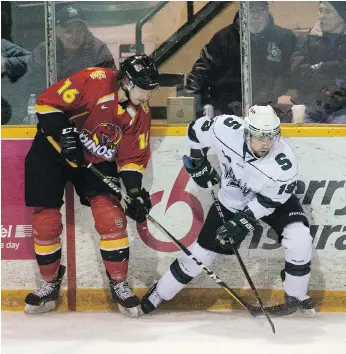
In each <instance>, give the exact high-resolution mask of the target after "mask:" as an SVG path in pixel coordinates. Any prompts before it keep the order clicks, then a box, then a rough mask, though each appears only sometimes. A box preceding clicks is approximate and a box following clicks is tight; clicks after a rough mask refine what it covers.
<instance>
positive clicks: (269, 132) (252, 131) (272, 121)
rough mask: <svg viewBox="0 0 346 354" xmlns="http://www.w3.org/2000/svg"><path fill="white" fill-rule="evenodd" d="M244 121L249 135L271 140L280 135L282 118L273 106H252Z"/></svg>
mask: <svg viewBox="0 0 346 354" xmlns="http://www.w3.org/2000/svg"><path fill="white" fill-rule="evenodd" d="M244 121H245V133H246V135H247V136H255V137H256V138H259V139H269V140H275V139H277V138H278V137H279V136H280V119H279V117H278V116H277V115H276V113H275V111H274V109H273V108H272V107H271V106H257V105H255V106H252V107H251V108H250V110H249V115H248V117H245V118H244Z"/></svg>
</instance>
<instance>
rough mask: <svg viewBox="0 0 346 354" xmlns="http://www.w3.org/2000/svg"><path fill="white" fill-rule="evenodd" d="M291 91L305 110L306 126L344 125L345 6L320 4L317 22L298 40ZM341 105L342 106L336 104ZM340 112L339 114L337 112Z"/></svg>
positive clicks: (345, 73)
mask: <svg viewBox="0 0 346 354" xmlns="http://www.w3.org/2000/svg"><path fill="white" fill-rule="evenodd" d="M291 86H292V87H294V88H296V89H297V90H298V100H299V102H301V103H304V104H305V105H306V106H307V109H306V114H305V118H304V121H305V122H307V123H346V115H345V109H346V105H345V100H344V99H343V100H340V99H339V96H340V97H344V96H345V87H346V3H345V2H344V1H320V4H319V20H318V21H317V22H316V23H315V25H314V26H313V27H312V28H311V30H310V31H309V33H307V34H303V35H300V36H298V43H297V48H296V51H295V53H294V54H293V60H292V84H291ZM340 102H342V103H340ZM341 110H342V111H341Z"/></svg>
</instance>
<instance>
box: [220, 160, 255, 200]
mask: <svg viewBox="0 0 346 354" xmlns="http://www.w3.org/2000/svg"><path fill="white" fill-rule="evenodd" d="M222 164H223V167H224V172H223V176H224V178H225V179H229V180H230V181H228V182H227V187H229V186H234V187H237V188H239V189H240V190H241V191H242V193H243V195H244V196H247V195H248V194H249V193H250V192H251V188H248V186H247V184H246V183H245V184H244V185H243V181H242V179H241V178H237V177H236V176H235V174H234V172H233V168H232V167H231V166H227V165H226V164H225V163H222Z"/></svg>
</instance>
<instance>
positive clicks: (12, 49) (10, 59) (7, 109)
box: [1, 38, 30, 125]
mask: <svg viewBox="0 0 346 354" xmlns="http://www.w3.org/2000/svg"><path fill="white" fill-rule="evenodd" d="M29 57H30V52H29V51H27V50H26V49H24V48H22V47H20V46H18V45H16V44H14V43H12V42H10V41H8V40H6V39H4V38H1V86H2V95H5V96H6V97H3V96H1V124H3V125H4V124H7V123H8V122H9V121H10V120H11V118H12V107H11V104H10V103H9V102H11V101H10V97H11V92H8V89H9V85H12V84H13V83H15V82H16V81H18V79H20V78H21V77H22V76H23V75H24V74H25V73H26V71H27V67H28V61H29Z"/></svg>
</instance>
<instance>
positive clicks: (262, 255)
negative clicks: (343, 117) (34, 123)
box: [1, 127, 346, 311]
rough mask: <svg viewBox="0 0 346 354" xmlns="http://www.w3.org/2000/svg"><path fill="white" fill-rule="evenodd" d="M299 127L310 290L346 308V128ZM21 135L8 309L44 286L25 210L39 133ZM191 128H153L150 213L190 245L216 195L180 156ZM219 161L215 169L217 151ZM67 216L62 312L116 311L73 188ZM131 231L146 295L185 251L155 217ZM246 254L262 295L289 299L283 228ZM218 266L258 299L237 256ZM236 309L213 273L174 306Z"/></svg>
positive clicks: (136, 275)
mask: <svg viewBox="0 0 346 354" xmlns="http://www.w3.org/2000/svg"><path fill="white" fill-rule="evenodd" d="M343 129H344V128H343ZM298 130H299V129H298V128H295V130H294V131H293V130H291V131H289V129H288V128H287V130H286V134H285V135H286V136H289V137H288V138H285V139H288V140H289V141H290V143H291V145H292V146H293V148H294V150H295V152H296V155H297V157H298V160H299V164H300V171H299V177H298V178H299V183H298V187H297V190H296V194H297V196H298V197H299V199H300V200H301V202H302V204H303V208H304V210H305V211H306V214H307V215H308V218H309V221H310V223H311V233H312V235H313V236H314V252H313V263H312V269H313V270H312V274H311V280H310V285H309V289H310V290H311V291H312V293H313V295H314V296H315V297H317V299H318V300H319V308H320V310H323V311H346V269H345V268H346V267H345V265H346V257H345V250H346V153H345V151H346V138H345V137H343V136H344V135H345V134H344V132H343V131H342V129H337V130H336V129H332V128H330V129H329V131H330V134H326V135H329V137H321V136H320V137H311V133H310V134H307V133H306V131H305V133H304V132H303V130H304V128H302V129H301V132H303V134H302V133H298ZM17 131H18V130H16V131H14V130H13V131H12V132H11V130H8V131H3V135H2V240H1V241H2V243H1V247H2V295H3V296H2V308H3V309H8V310H21V309H22V304H23V302H22V299H23V296H24V294H26V293H27V291H28V290H29V289H33V288H35V287H36V285H37V281H38V279H39V276H38V272H37V266H36V262H35V260H34V253H33V245H32V239H31V236H30V235H31V229H32V227H31V222H32V218H31V210H30V209H29V208H25V207H24V197H23V192H24V188H23V181H24V157H25V154H26V152H27V151H28V148H29V146H30V144H31V140H30V139H21V138H22V137H24V136H27V137H28V138H31V137H32V131H31V130H29V129H28V130H27V132H28V133H27V135H23V134H21V135H20V136H19V135H18V133H17ZM183 131H184V129H183V128H182V127H180V128H179V127H170V128H167V127H166V128H159V127H156V129H155V128H154V129H153V135H155V136H153V137H152V139H151V148H152V160H151V162H150V165H149V166H148V169H147V171H146V173H145V178H144V186H145V188H146V189H148V190H149V191H150V194H151V198H152V202H153V209H152V211H151V215H152V216H153V217H154V218H155V219H156V220H157V221H159V222H160V223H161V224H162V225H163V226H164V227H165V228H167V229H168V230H169V231H170V232H171V233H172V234H173V235H174V236H175V237H177V238H178V239H180V240H181V241H182V242H183V243H184V245H185V246H189V245H190V244H192V243H193V242H194V241H195V240H196V237H197V235H198V232H199V230H200V228H201V226H202V224H203V220H204V219H205V217H206V213H207V211H208V209H209V207H210V205H211V202H212V200H211V196H210V193H209V192H208V191H207V190H202V189H200V188H198V187H197V186H196V185H195V184H194V183H193V181H191V179H190V178H189V176H188V175H187V173H186V172H185V170H184V169H183V168H182V162H181V158H182V156H183V155H184V154H185V153H187V152H188V151H189V150H188V148H187V144H186V139H185V137H184V136H178V135H182V134H183ZM284 132H285V131H284ZM292 132H293V133H292ZM294 132H295V133H294ZM163 135H166V136H163ZM174 135H175V136H174ZM300 135H303V136H305V137H300ZM315 135H318V134H315ZM331 136H333V137H331ZM211 161H214V165H216V160H215V156H214V155H213V153H211ZM38 168H39V167H38ZM62 213H63V220H64V221H65V222H64V233H63V235H62V243H63V259H62V262H63V263H64V264H67V265H68V277H67V280H66V282H65V285H64V287H65V296H64V298H63V305H62V306H61V310H66V309H67V308H69V309H70V310H74V309H76V310H79V311H84V310H106V309H110V308H111V305H110V304H109V298H108V291H107V290H104V289H106V288H107V279H106V276H105V274H104V270H103V263H102V260H101V257H100V253H99V246H98V242H99V241H98V235H97V234H96V232H95V230H94V227H93V219H92V216H91V211H90V210H89V208H87V207H84V206H81V205H80V203H79V200H78V197H77V196H76V195H74V193H73V190H72V188H68V189H67V191H66V194H65V205H64V206H63V208H62ZM128 234H129V240H130V257H131V258H130V270H129V280H130V283H131V285H132V287H134V288H135V289H136V291H137V292H138V294H143V293H144V291H145V289H147V288H148V287H149V286H151V285H152V283H153V282H154V281H156V280H157V279H159V277H160V275H161V274H163V272H164V271H165V270H166V269H167V268H168V266H169V265H170V263H171V262H172V260H173V259H174V258H175V257H176V255H177V248H176V246H175V245H174V244H173V243H172V242H170V241H169V240H168V239H167V238H166V236H165V235H163V234H162V233H161V232H160V231H158V230H156V229H155V227H153V225H150V224H149V223H148V225H145V226H143V225H141V226H140V225H136V224H135V223H134V222H132V221H129V224H128ZM66 253H67V257H66ZM240 254H241V256H242V257H243V260H244V263H245V265H246V266H247V268H248V270H249V273H250V275H251V277H252V279H253V281H254V283H255V285H256V287H257V288H258V289H263V291H261V294H262V295H263V296H264V298H265V300H266V301H269V302H275V301H278V300H279V299H280V297H281V296H282V283H281V280H280V277H279V273H280V270H281V269H282V268H283V266H284V258H283V256H284V251H283V248H282V247H281V246H280V245H279V244H278V243H277V242H276V235H275V234H274V232H273V231H272V230H270V229H269V228H268V226H266V225H265V224H261V227H260V228H258V229H257V230H256V232H255V234H254V235H252V236H248V237H247V239H246V241H245V242H244V243H243V244H242V246H241V248H240ZM212 269H213V270H214V272H215V273H216V274H217V275H218V276H219V277H220V278H222V279H223V280H224V281H225V282H226V283H227V284H228V285H229V286H230V287H231V288H233V289H241V291H240V292H241V293H242V294H244V295H245V296H248V295H249V291H248V285H247V283H246V280H245V277H244V276H243V274H242V272H241V269H240V267H239V266H238V264H237V261H236V259H234V258H233V257H225V256H220V258H219V259H218V261H217V262H216V263H215V264H214V265H213V266H212ZM233 307H234V304H233V303H232V302H231V301H230V299H229V296H228V294H227V293H225V292H223V290H222V289H220V288H219V287H218V286H217V285H216V284H215V283H214V282H213V281H212V280H211V279H210V278H209V277H207V276H205V275H201V276H200V277H199V278H198V279H197V280H194V281H193V282H191V283H190V284H189V286H188V287H187V289H186V290H185V291H184V292H182V293H181V294H180V295H179V297H177V299H175V300H174V301H173V302H171V303H170V304H169V305H168V306H167V307H166V308H170V309H176V310H184V309H185V310H186V309H188V310H191V309H206V308H212V309H230V308H233Z"/></svg>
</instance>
